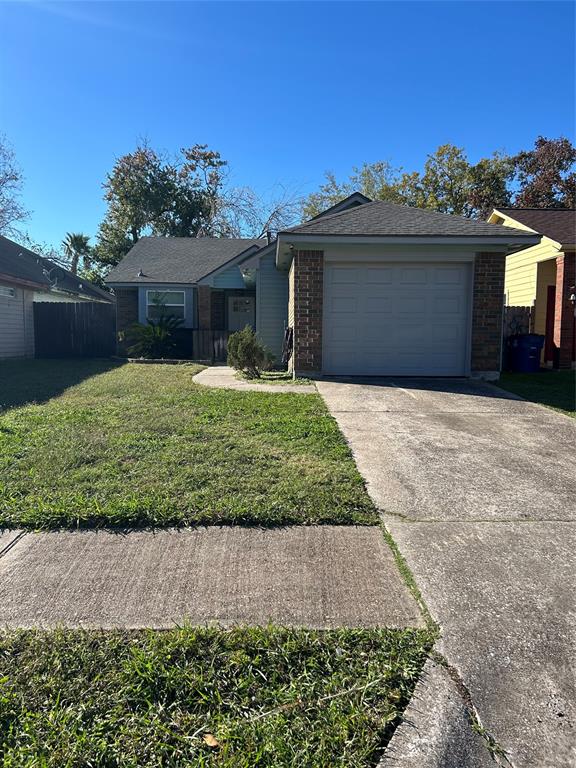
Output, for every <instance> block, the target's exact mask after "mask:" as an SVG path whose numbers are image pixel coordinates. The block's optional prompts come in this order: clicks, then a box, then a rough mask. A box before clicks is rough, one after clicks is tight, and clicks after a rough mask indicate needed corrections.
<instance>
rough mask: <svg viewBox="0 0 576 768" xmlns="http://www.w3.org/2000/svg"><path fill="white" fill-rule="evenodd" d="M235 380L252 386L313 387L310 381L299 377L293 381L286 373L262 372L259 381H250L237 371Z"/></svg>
mask: <svg viewBox="0 0 576 768" xmlns="http://www.w3.org/2000/svg"><path fill="white" fill-rule="evenodd" d="M236 378H237V379H241V380H242V381H249V382H251V383H252V384H278V385H279V386H281V385H283V384H296V385H304V386H309V387H310V386H313V385H314V382H313V381H312V379H305V378H303V377H300V376H299V377H297V378H295V379H293V378H292V374H291V373H288V371H262V372H261V373H260V378H259V379H250V378H249V377H248V376H246V374H245V373H242V371H238V372H237V373H236Z"/></svg>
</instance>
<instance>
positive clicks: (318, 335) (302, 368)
mask: <svg viewBox="0 0 576 768" xmlns="http://www.w3.org/2000/svg"><path fill="white" fill-rule="evenodd" d="M323 290H324V251H296V253H295V255H294V368H295V370H296V371H298V372H299V373H318V374H319V373H321V371H322V305H323Z"/></svg>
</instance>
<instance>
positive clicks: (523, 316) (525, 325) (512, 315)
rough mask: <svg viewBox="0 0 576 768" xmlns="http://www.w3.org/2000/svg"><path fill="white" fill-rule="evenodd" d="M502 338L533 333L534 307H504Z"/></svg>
mask: <svg viewBox="0 0 576 768" xmlns="http://www.w3.org/2000/svg"><path fill="white" fill-rule="evenodd" d="M503 327H504V338H505V339H507V338H508V337H509V336H516V335H517V334H519V333H534V307H504V326H503Z"/></svg>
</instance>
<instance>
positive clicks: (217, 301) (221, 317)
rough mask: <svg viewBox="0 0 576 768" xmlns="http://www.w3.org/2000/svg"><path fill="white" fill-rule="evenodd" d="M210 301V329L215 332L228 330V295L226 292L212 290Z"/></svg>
mask: <svg viewBox="0 0 576 768" xmlns="http://www.w3.org/2000/svg"><path fill="white" fill-rule="evenodd" d="M210 301H211V307H210V327H211V328H212V330H214V331H224V330H225V329H226V295H225V293H224V291H215V290H212V294H211V296H210Z"/></svg>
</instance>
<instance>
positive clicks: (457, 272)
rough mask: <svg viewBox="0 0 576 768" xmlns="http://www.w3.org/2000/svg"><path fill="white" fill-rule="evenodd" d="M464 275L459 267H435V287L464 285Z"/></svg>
mask: <svg viewBox="0 0 576 768" xmlns="http://www.w3.org/2000/svg"><path fill="white" fill-rule="evenodd" d="M463 280H464V273H463V270H462V269H461V268H458V267H435V268H434V283H435V285H462V284H463Z"/></svg>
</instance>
